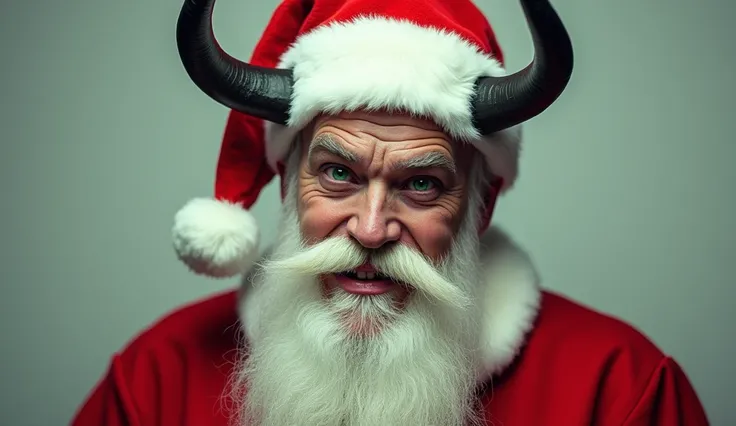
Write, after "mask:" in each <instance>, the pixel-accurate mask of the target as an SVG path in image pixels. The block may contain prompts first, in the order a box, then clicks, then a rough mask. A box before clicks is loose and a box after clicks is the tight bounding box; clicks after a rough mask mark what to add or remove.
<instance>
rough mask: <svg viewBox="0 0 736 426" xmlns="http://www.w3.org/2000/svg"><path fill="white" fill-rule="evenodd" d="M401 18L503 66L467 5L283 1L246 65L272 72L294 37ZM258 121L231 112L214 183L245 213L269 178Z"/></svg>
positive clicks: (220, 195)
mask: <svg viewBox="0 0 736 426" xmlns="http://www.w3.org/2000/svg"><path fill="white" fill-rule="evenodd" d="M366 13H370V14H376V15H382V16H388V17H394V18H405V19H409V20H412V21H414V22H417V23H419V24H421V25H432V26H435V27H438V28H443V29H448V30H452V31H454V32H456V33H457V34H459V35H461V36H462V37H464V38H465V39H467V40H469V41H471V42H473V43H475V44H476V45H477V46H479V47H480V48H482V50H483V51H484V52H486V53H488V54H491V55H493V56H494V57H495V58H497V59H498V60H499V61H500V62H501V63H503V53H502V51H501V48H500V46H499V45H498V41H497V40H496V37H495V35H494V33H493V30H492V29H491V27H490V25H489V24H488V21H487V20H486V18H485V17H484V16H483V14H482V13H481V12H480V10H478V9H477V7H476V6H475V5H474V4H473V3H472V2H471V1H469V0H453V1H451V2H450V1H447V0H404V1H401V2H398V1H395V0H285V1H283V2H282V3H280V5H279V7H278V8H277V9H276V11H275V12H274V14H273V15H272V17H271V19H270V21H269V23H268V25H267V26H266V29H265V30H264V32H263V35H262V37H261V39H260V40H259V42H258V44H257V45H256V48H255V50H254V51H253V55H252V57H251V59H250V63H251V64H253V65H258V66H264V67H272V68H273V67H276V66H277V65H278V63H279V59H280V58H281V56H282V55H283V54H284V52H286V50H287V49H288V48H289V46H290V45H291V44H292V43H293V42H294V41H295V40H296V39H297V37H299V36H300V35H302V34H304V33H306V32H308V31H310V30H312V29H314V28H315V27H317V26H320V25H323V24H325V23H328V22H335V21H346V20H349V19H351V18H354V17H356V16H357V15H359V14H366ZM264 144H265V141H264V123H263V120H260V119H257V118H254V117H251V116H248V115H245V114H243V113H239V112H235V111H231V112H230V114H229V116H228V120H227V123H226V125H225V133H224V136H223V139H222V146H221V149H220V156H219V159H218V163H217V171H216V177H215V198H217V199H220V200H226V201H231V202H238V203H239V204H241V205H242V206H243V207H244V208H246V209H248V208H250V207H251V206H252V205H253V204H254V203H255V202H256V200H257V199H258V196H259V194H260V192H261V190H262V189H263V188H264V187H265V186H266V185H268V183H269V182H270V181H271V179H272V178H273V177H274V172H273V170H271V168H270V167H269V166H268V164H267V163H266V157H265V147H264Z"/></svg>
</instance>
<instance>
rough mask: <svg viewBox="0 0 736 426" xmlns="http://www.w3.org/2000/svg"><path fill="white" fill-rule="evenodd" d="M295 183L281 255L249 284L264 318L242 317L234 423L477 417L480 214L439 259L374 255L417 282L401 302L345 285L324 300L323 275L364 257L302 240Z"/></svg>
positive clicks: (342, 423) (471, 420) (383, 423)
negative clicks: (243, 341)
mask: <svg viewBox="0 0 736 426" xmlns="http://www.w3.org/2000/svg"><path fill="white" fill-rule="evenodd" d="M289 187H290V188H289V194H287V196H286V199H285V206H284V209H285V210H284V211H285V215H284V217H283V219H282V226H281V228H280V229H281V230H282V232H281V235H280V238H279V243H278V244H277V245H276V246H275V247H274V252H273V255H272V257H271V259H273V260H271V261H269V262H266V263H264V264H263V265H262V267H261V268H260V269H258V270H257V271H256V272H255V273H254V274H253V275H252V276H251V278H252V280H253V286H252V288H250V289H248V291H252V292H256V293H257V294H258V297H257V300H258V305H257V306H249V307H248V309H256V310H257V313H255V314H249V316H252V317H254V318H257V321H256V323H255V324H245V326H246V327H248V330H249V334H250V336H249V337H250V341H249V342H247V345H248V346H247V348H245V347H244V348H242V349H243V357H242V359H241V362H240V365H238V366H237V368H236V369H235V375H234V377H233V380H232V389H231V396H232V397H233V398H234V399H235V401H234V402H235V404H236V405H235V407H234V408H235V409H236V410H237V412H236V413H235V414H236V417H237V418H236V419H235V424H237V425H243V426H245V425H258V426H288V425H334V426H353V425H361V426H373V425H375V426H387V425H422V426H424V425H437V426H461V425H463V426H465V425H473V424H479V419H478V418H477V410H476V409H477V406H476V405H475V404H476V398H475V396H474V391H475V386H476V382H475V378H476V376H475V373H476V369H477V366H478V357H479V354H478V341H479V338H478V329H479V327H478V326H477V322H478V319H479V317H480V313H479V311H478V309H479V308H478V306H476V305H474V304H473V303H471V301H474V300H475V296H476V294H475V291H476V289H475V287H476V285H475V283H478V282H479V281H480V280H479V273H480V272H479V267H478V258H479V253H478V251H479V250H478V237H477V233H476V221H475V220H472V218H471V219H469V220H466V221H465V222H466V223H464V224H463V226H462V227H461V230H460V232H459V234H458V238H457V239H456V241H455V244H454V246H453V248H452V250H451V251H450V253H449V254H448V256H447V258H446V259H445V260H444V261H443V262H442V263H441V264H440V265H437V266H436V267H433V266H432V265H430V264H429V263H427V262H426V261H424V260H422V259H421V256H418V255H417V254H416V253H414V254H413V255H412V254H411V253H410V252H409V251H408V250H407V249H404V250H403V251H400V252H399V253H398V255H397V253H393V254H385V255H383V257H381V256H378V258H374V257H371V261H372V263H374V265H377V268H378V269H379V270H381V269H382V268H381V267H382V266H383V267H385V268H387V269H388V271H390V272H394V273H393V274H389V275H393V276H394V277H396V275H397V274H399V275H400V277H401V278H404V281H405V282H408V283H409V284H411V285H412V286H414V287H415V288H416V290H415V291H414V293H412V294H411V295H410V298H409V299H408V301H407V303H406V305H405V306H404V307H403V308H401V309H397V308H396V307H395V304H394V301H393V300H392V296H388V295H380V296H370V297H366V296H356V295H352V294H349V293H346V292H344V291H341V290H338V292H337V293H335V294H333V295H332V296H331V297H330V298H329V299H325V298H324V296H323V293H322V287H321V284H320V282H319V280H318V279H317V278H316V277H317V276H318V275H319V274H321V273H327V272H338V271H343V270H346V269H351V268H350V265H353V266H357V265H359V264H361V263H362V262H363V261H364V260H365V255H366V254H365V252H363V251H362V250H360V248H359V247H358V246H346V245H345V243H344V242H337V241H335V242H333V243H330V242H325V243H324V244H322V246H320V244H317V245H316V246H314V247H310V248H307V247H305V246H304V245H303V243H302V238H301V235H300V233H299V226H298V219H297V216H296V207H295V205H296V202H295V200H296V195H295V194H294V193H293V191H292V189H293V188H294V187H295V186H294V185H289ZM469 204H470V205H469V209H471V210H470V211H477V210H472V209H476V208H477V206H476V205H475V204H476V203H475V202H474V201H473V200H472V199H471V202H470V203H469ZM315 247H316V248H315ZM351 247H352V248H351ZM310 249H311V251H310ZM382 272H386V270H385V269H384V270H382ZM425 277H427V278H426V279H425ZM356 330H357V332H356Z"/></svg>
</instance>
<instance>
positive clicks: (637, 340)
mask: <svg viewBox="0 0 736 426" xmlns="http://www.w3.org/2000/svg"><path fill="white" fill-rule="evenodd" d="M532 336H533V337H532V338H538V339H540V340H542V341H543V342H542V343H544V344H554V346H555V347H558V348H560V349H564V350H567V351H573V350H581V351H584V352H585V353H587V354H590V355H593V354H599V355H605V354H610V353H612V352H616V353H620V352H621V351H630V352H636V353H637V354H639V355H640V356H641V357H644V358H645V359H649V360H651V361H652V362H658V361H660V360H661V359H662V358H663V357H665V356H666V355H665V354H664V353H663V352H662V350H660V348H659V347H657V345H656V344H655V343H654V342H653V341H652V339H651V338H650V337H649V336H647V335H646V334H645V333H644V332H643V331H642V330H640V329H639V328H637V327H636V326H634V325H633V324H631V323H630V322H628V321H625V320H623V319H621V318H618V317H616V316H614V315H612V314H609V313H605V312H603V311H600V310H597V309H594V308H592V307H590V306H588V305H586V304H584V303H582V302H579V301H576V300H574V299H572V298H569V297H567V296H564V295H561V294H558V293H555V292H552V291H548V290H545V291H543V296H542V303H541V307H540V310H539V316H538V318H537V323H536V327H535V330H534V332H533V333H532Z"/></svg>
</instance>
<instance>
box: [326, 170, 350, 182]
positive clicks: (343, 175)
mask: <svg viewBox="0 0 736 426" xmlns="http://www.w3.org/2000/svg"><path fill="white" fill-rule="evenodd" d="M329 175H330V177H331V178H332V179H335V180H339V181H344V180H348V179H349V178H350V172H349V171H348V169H346V168H343V167H330V173H329Z"/></svg>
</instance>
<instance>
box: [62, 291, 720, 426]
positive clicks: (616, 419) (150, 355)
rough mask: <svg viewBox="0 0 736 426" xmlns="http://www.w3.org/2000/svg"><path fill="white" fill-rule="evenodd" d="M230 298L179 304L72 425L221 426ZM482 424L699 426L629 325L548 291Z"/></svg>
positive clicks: (661, 361)
mask: <svg viewBox="0 0 736 426" xmlns="http://www.w3.org/2000/svg"><path fill="white" fill-rule="evenodd" d="M237 322H238V315H237V312H236V295H235V293H234V292H229V293H225V294H223V295H219V296H217V297H213V298H210V299H208V300H205V301H202V302H198V303H195V304H193V305H191V306H187V307H184V308H182V309H180V310H178V311H176V312H174V313H172V314H170V315H168V316H167V317H165V318H163V319H162V320H161V321H160V322H158V323H156V324H155V325H153V326H152V327H151V328H150V329H148V330H147V331H145V332H144V333H142V334H141V335H140V336H138V337H137V338H136V339H134V340H133V341H132V342H131V343H130V344H129V345H128V346H127V347H126V348H125V349H124V350H123V351H122V352H120V353H119V354H117V355H116V356H114V357H113V359H112V362H111V365H110V368H109V371H108V373H107V374H106V375H105V377H104V378H103V379H102V381H101V382H100V383H99V384H98V385H97V387H96V388H95V389H94V390H93V392H92V393H91V395H90V396H89V397H88V399H87V401H86V403H85V404H84V405H83V406H82V407H81V408H80V410H79V412H78V413H77V415H76V418H75V419H73V421H72V423H71V425H72V426H102V425H105V426H123V425H125V426H154V425H159V426H202V425H207V426H227V420H228V417H227V414H228V413H227V411H226V408H227V405H226V403H225V400H223V399H222V398H221V395H222V394H223V391H224V389H225V385H226V380H227V379H228V374H229V373H230V368H231V365H232V362H233V359H234V358H233V357H234V355H235V347H236V339H237V338H238V337H239V336H238V335H237V334H236V330H237V328H238V326H237ZM482 402H483V406H484V408H485V415H486V419H487V424H488V425H514V426H527V425H529V426H542V425H560V426H576V425H580V426H582V425H596V426H609V425H610V426H622V425H623V426H645V425H646V426H660V425H661V426H665V425H666V426H702V425H708V424H709V423H708V420H707V418H706V415H705V413H704V411H703V408H702V406H701V403H700V401H699V400H698V396H697V395H696V393H695V391H694V390H693V388H692V386H691V384H690V382H689V380H688V378H687V376H686V375H685V374H684V373H683V371H682V370H681V369H680V367H679V366H678V365H677V363H676V362H675V361H674V360H673V359H672V358H670V357H668V356H666V355H664V354H663V353H662V352H660V351H659V350H658V349H657V348H656V347H655V346H654V345H653V344H652V343H651V342H650V341H649V340H648V339H647V338H646V337H644V336H643V335H642V334H640V333H639V332H638V331H636V330H635V329H633V328H632V327H630V326H628V325H626V324H624V323H622V322H620V321H618V320H616V319H613V318H610V317H608V316H605V315H602V314H599V313H597V312H595V311H592V310H590V309H587V308H585V307H583V306H581V305H578V304H576V303H574V302H572V301H570V300H568V299H566V298H564V297H561V296H558V295H555V294H553V293H548V292H547V293H544V297H543V302H542V308H541V312H540V317H539V320H538V323H537V325H536V328H535V329H534V331H533V332H532V333H531V335H530V337H529V340H528V342H527V345H526V346H525V348H524V350H523V351H522V353H521V355H520V356H519V357H518V358H517V360H516V362H515V363H514V364H513V365H512V366H511V367H509V369H507V370H506V371H505V373H504V374H503V375H502V376H500V377H497V378H496V379H495V380H494V381H493V383H492V384H491V383H487V384H486V390H485V391H484V392H483V394H482Z"/></svg>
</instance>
